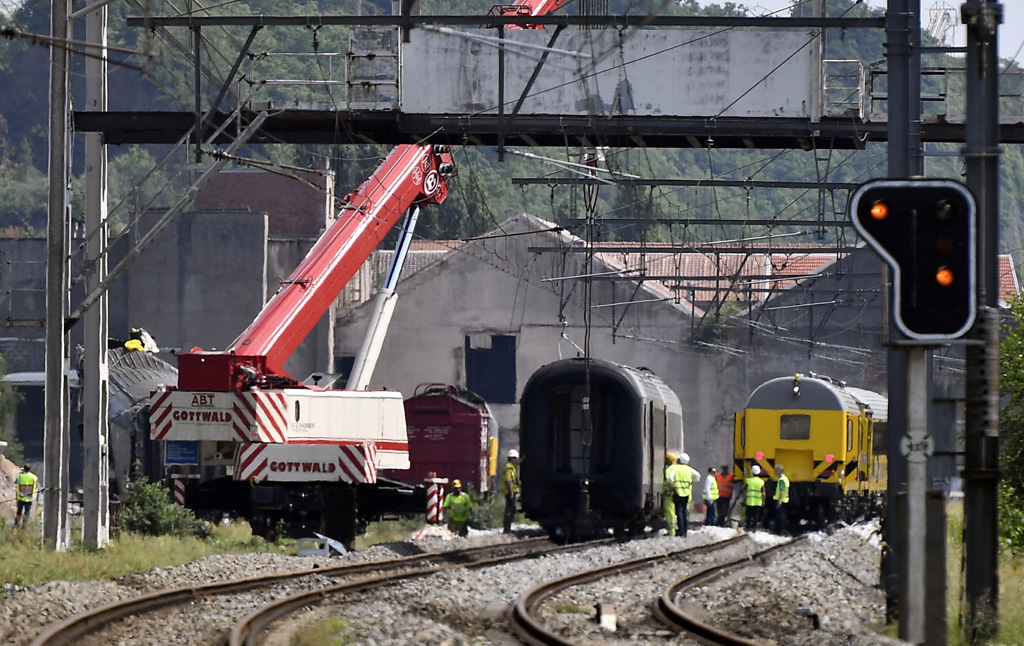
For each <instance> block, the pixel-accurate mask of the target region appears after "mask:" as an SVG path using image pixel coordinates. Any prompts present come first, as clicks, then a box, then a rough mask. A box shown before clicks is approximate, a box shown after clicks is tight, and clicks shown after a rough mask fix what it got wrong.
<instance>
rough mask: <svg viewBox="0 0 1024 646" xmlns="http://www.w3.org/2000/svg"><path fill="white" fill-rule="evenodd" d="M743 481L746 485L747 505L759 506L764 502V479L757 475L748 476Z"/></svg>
mask: <svg viewBox="0 0 1024 646" xmlns="http://www.w3.org/2000/svg"><path fill="white" fill-rule="evenodd" d="M744 483H745V484H746V485H747V507H760V506H762V504H764V497H763V490H764V481H763V480H761V478H758V477H757V476H750V477H749V478H747V479H746V480H745V481H744Z"/></svg>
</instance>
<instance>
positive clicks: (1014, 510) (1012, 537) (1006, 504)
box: [999, 482, 1024, 556]
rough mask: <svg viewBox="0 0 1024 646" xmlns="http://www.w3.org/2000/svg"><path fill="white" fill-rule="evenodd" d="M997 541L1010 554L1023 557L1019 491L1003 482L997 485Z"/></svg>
mask: <svg viewBox="0 0 1024 646" xmlns="http://www.w3.org/2000/svg"><path fill="white" fill-rule="evenodd" d="M999 541H1000V543H1002V545H1003V547H1005V548H1006V549H1007V550H1008V551H1009V552H1010V554H1012V555H1014V556H1024V505H1021V491H1020V490H1016V489H1014V488H1013V487H1011V486H1010V485H1009V484H1007V483H1005V482H1002V483H1000V485H999Z"/></svg>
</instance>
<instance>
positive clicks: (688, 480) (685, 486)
mask: <svg viewBox="0 0 1024 646" xmlns="http://www.w3.org/2000/svg"><path fill="white" fill-rule="evenodd" d="M676 462H677V464H676V469H677V471H676V475H675V479H674V481H673V484H674V485H675V502H676V522H677V523H678V526H679V531H678V534H679V535H680V536H682V537H683V538H686V534H687V532H688V531H689V530H690V496H691V495H692V494H693V485H694V483H699V482H700V471H697V470H696V469H694V468H693V467H691V466H690V454H689V453H680V454H679V458H678V459H677V460H676Z"/></svg>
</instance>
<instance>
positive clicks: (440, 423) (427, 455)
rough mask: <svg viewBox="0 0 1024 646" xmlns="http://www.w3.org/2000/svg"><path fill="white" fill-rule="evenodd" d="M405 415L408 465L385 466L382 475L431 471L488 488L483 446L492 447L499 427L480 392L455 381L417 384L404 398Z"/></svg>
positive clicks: (409, 477)
mask: <svg viewBox="0 0 1024 646" xmlns="http://www.w3.org/2000/svg"><path fill="white" fill-rule="evenodd" d="M405 421H406V425H407V426H408V433H409V462H410V468H409V469H408V470H402V471H398V470H388V471H384V472H382V475H383V476H384V477H387V478H391V479H394V480H400V481H402V482H406V483H409V484H420V483H422V482H423V481H424V479H426V478H427V477H429V474H431V473H433V474H436V476H437V477H438V478H447V479H448V481H449V482H451V481H452V480H454V479H456V478H458V479H459V480H461V481H462V486H463V487H472V488H473V489H474V490H475V491H477V492H479V493H485V492H489V491H490V490H491V477H492V476H493V475H494V474H493V473H491V469H490V468H489V467H490V465H491V462H490V461H489V460H488V457H489V454H488V449H489V447H490V446H491V444H492V443H493V444H494V445H495V448H496V447H497V436H498V427H497V424H495V421H494V417H493V416H492V415H491V413H490V411H489V410H488V408H487V402H485V401H484V399H483V398H482V397H480V396H479V395H477V394H476V393H474V392H472V391H469V390H465V389H462V388H458V387H456V386H450V385H446V384H421V385H419V386H417V387H416V391H415V392H414V394H413V396H412V397H410V398H408V399H406V400H405ZM492 438H493V442H492ZM495 458H496V455H495Z"/></svg>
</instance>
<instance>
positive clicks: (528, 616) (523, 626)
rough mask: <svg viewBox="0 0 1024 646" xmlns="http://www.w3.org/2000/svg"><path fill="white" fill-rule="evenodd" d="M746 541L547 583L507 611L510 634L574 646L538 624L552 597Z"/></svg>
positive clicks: (533, 645) (536, 644) (539, 643)
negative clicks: (581, 585)
mask: <svg viewBox="0 0 1024 646" xmlns="http://www.w3.org/2000/svg"><path fill="white" fill-rule="evenodd" d="M746 540H749V539H748V538H747V537H746V536H742V535H741V536H737V537H735V538H730V539H728V540H725V541H720V542H717V543H711V544H709V545H701V546H698V547H691V548H688V549H684V550H679V551H677V552H669V553H667V554H659V555H657V556H649V557H644V558H639V559H633V560H630V561H623V562H620V563H614V564H612V565H607V566H604V567H600V568H595V569H592V570H587V571H585V572H580V573H577V574H573V575H570V576H566V577H562V578H560V579H555V580H552V581H547V582H545V583H543V584H541V585H539V586H537V587H535V588H533V589H531V590H528V591H527V592H526V593H525V594H523V595H522V596H521V597H520V598H519V600H518V601H517V602H516V603H515V604H514V605H513V606H512V607H510V608H509V611H508V621H509V624H510V625H511V628H512V631H513V632H514V633H515V634H516V636H517V637H518V638H519V639H520V641H522V642H523V643H524V644H528V645H530V646H550V645H552V644H557V645H561V646H572V645H574V644H576V643H577V642H573V641H571V640H568V639H566V638H565V637H562V636H561V635H558V634H556V633H554V632H552V631H551V630H549V629H547V628H546V627H545V626H544V624H543V622H542V621H541V620H540V617H539V611H540V607H541V606H542V605H543V604H544V602H545V601H546V600H547V599H549V598H550V597H552V596H553V595H555V594H557V593H558V592H560V591H562V590H565V589H566V588H569V587H572V586H575V585H580V584H583V583H589V582H592V581H597V580H600V579H604V578H607V577H610V576H615V575H618V574H623V573H626V572H630V571H633V570H638V569H641V568H646V567H651V566H653V565H656V564H658V563H662V562H665V561H670V560H674V559H681V558H686V557H687V556H696V555H698V554H712V553H715V552H717V551H719V550H724V549H728V548H730V547H732V546H734V545H737V544H739V543H741V542H743V541H746Z"/></svg>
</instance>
